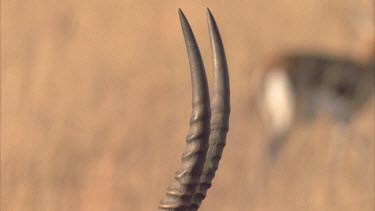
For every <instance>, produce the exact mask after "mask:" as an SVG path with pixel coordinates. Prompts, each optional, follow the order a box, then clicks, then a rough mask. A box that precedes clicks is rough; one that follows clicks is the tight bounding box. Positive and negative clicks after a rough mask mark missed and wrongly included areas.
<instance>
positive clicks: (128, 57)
mask: <svg viewBox="0 0 375 211" xmlns="http://www.w3.org/2000/svg"><path fill="white" fill-rule="evenodd" d="M1 6H2V7H1V44H2V46H1V56H2V57H1V71H2V72H1V97H2V99H1V210H4V211H8V210H9V211H10V210H12V211H18V210H36V211H44V210H54V211H59V210H82V211H84V210H87V211H93V210H155V209H156V206H157V204H158V201H159V200H160V199H161V198H162V197H163V195H164V190H165V188H166V187H167V185H168V183H169V182H170V181H171V179H172V177H173V173H174V171H175V170H176V169H177V166H178V165H179V162H180V153H181V152H182V151H183V148H184V138H185V136H186V132H187V130H188V128H187V127H188V119H189V113H190V109H191V108H190V107H191V103H190V95H191V94H190V78H189V77H190V76H189V70H188V61H187V56H186V52H185V47H184V43H183V37H182V33H181V30H180V26H179V20H178V15H177V8H179V7H181V8H182V9H183V10H184V12H185V14H186V15H187V17H188V19H189V21H190V23H191V25H192V27H193V30H194V32H195V34H196V37H197V40H198V43H199V44H200V47H201V51H202V54H203V58H204V60H205V61H206V69H207V71H208V72H209V71H210V70H211V63H210V59H211V53H210V45H209V40H208V31H207V25H206V11H205V8H206V7H207V6H208V7H210V8H211V9H212V11H213V14H214V15H215V17H216V20H217V22H218V25H219V27H220V30H221V33H222V37H223V40H224V44H225V46H226V51H227V57H228V62H229V69H230V75H231V93H232V114H231V119H230V127H231V129H230V131H229V134H228V142H227V147H226V148H225V152H224V156H223V159H222V162H221V168H220V169H219V172H218V173H217V177H216V179H215V180H214V186H213V188H212V189H211V190H210V191H209V195H208V198H207V199H206V200H205V202H204V203H203V206H202V209H201V210H217V211H220V210H263V211H267V210H328V211H331V210H340V211H341V210H368V211H371V210H374V129H373V128H374V119H373V118H371V117H373V116H374V111H373V106H374V104H371V105H369V106H368V108H365V109H364V110H363V114H361V115H359V116H358V118H357V119H356V121H355V122H354V123H353V126H352V127H353V131H354V132H353V136H352V137H354V138H350V140H347V141H343V142H332V141H331V138H330V137H331V132H330V131H331V129H332V127H331V124H329V122H328V123H327V122H325V121H324V120H322V121H318V122H317V123H316V124H313V125H308V126H301V127H299V128H298V129H296V130H295V132H294V133H293V134H292V138H291V140H290V142H288V145H287V146H286V148H285V150H284V151H283V152H282V155H281V157H280V160H278V162H277V163H276V164H274V165H273V166H268V165H265V162H264V152H265V148H264V147H265V135H266V134H265V126H264V124H259V122H261V120H260V116H259V115H258V114H257V111H256V110H254V108H253V107H252V106H251V105H252V104H251V99H250V97H249V96H250V94H249V90H250V87H251V84H250V81H251V77H252V74H253V73H254V71H255V69H254V67H255V66H256V65H257V63H259V61H262V60H263V59H264V58H266V57H268V56H269V54H270V53H271V52H274V51H277V50H279V49H284V48H299V47H303V48H312V49H320V50H324V51H329V52H333V53H344V54H351V49H352V48H353V42H354V40H355V37H356V34H355V30H356V26H355V21H353V20H354V19H356V17H357V16H362V15H370V16H371V17H372V16H373V14H374V11H373V8H374V7H373V6H374V5H373V1H371V0H347V1H342V0H334V1H314V0H306V1H292V0H285V1H261V0H253V1H247V2H246V1H239V0H234V1H222V0H220V1H217V0H216V1H211V0H206V1H184V2H182V1H172V0H165V1H150V2H146V1H129V0H127V1H96V0H95V1H72V0H70V1H69V0H68V1H37V2H36V1H34V2H32V1H28V2H25V1H3V2H2V5H1ZM358 14H360V15H358ZM211 79H212V78H211V74H209V80H211ZM370 114H371V115H370ZM337 146H338V147H337ZM265 166H267V167H265Z"/></svg>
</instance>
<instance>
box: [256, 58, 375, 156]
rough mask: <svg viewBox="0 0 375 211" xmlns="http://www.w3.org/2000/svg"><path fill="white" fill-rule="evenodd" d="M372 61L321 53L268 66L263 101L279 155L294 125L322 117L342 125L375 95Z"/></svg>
mask: <svg viewBox="0 0 375 211" xmlns="http://www.w3.org/2000/svg"><path fill="white" fill-rule="evenodd" d="M374 72H375V70H374V60H373V58H371V59H369V60H368V61H366V62H363V61H361V60H358V59H355V58H350V57H345V56H333V55H329V54H325V53H304V52H297V53H289V54H286V55H283V56H281V57H278V58H277V59H276V60H275V61H273V63H271V65H269V66H268V67H267V68H266V74H265V76H264V81H263V88H262V91H261V92H262V93H261V98H262V99H263V100H262V101H261V103H264V108H265V110H266V113H267V116H268V118H269V123H270V124H269V127H270V134H271V137H270V152H271V156H274V157H275V156H277V154H278V152H279V150H280V148H281V147H282V145H283V144H285V139H286V138H287V135H288V133H289V131H290V130H291V128H292V126H293V125H294V124H296V123H301V122H306V121H308V120H312V119H314V118H315V117H317V116H323V117H325V118H328V119H330V120H332V121H333V122H336V123H337V125H339V126H340V127H341V126H345V125H346V124H347V123H349V122H350V121H351V119H352V117H353V116H354V115H355V114H356V113H357V111H359V110H360V109H361V108H362V107H363V105H364V104H366V102H368V101H369V99H371V98H373V97H374Z"/></svg>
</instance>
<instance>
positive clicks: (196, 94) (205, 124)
mask: <svg viewBox="0 0 375 211" xmlns="http://www.w3.org/2000/svg"><path fill="white" fill-rule="evenodd" d="M207 13H208V28H209V32H210V39H211V47H212V52H213V73H214V83H213V86H214V87H213V96H212V105H211V108H210V99H209V92H208V85H207V79H206V73H205V70H204V65H203V61H202V58H201V55H200V52H199V49H198V45H197V42H196V40H195V37H194V34H193V31H192V30H191V28H190V25H189V23H188V21H187V19H186V17H185V15H184V14H183V13H182V11H181V10H179V16H180V21H181V26H182V31H183V34H184V38H185V43H186V48H187V53H188V57H189V63H190V70H191V80H192V89H193V96H192V100H193V109H192V115H191V118H190V131H189V134H188V135H187V138H186V149H185V152H184V153H183V154H182V163H181V166H180V168H179V169H178V170H177V171H176V175H175V178H174V181H173V183H172V184H171V185H170V186H169V188H168V189H167V193H166V197H165V198H164V199H163V200H162V201H161V202H160V204H159V210H188V211H190V210H197V209H198V208H199V206H200V204H201V202H202V201H203V199H204V198H205V196H206V192H207V190H208V189H209V188H210V187H211V181H212V180H213V178H214V176H215V172H216V170H217V168H218V164H219V160H220V158H221V155H222V151H223V148H224V146H225V139H226V134H227V131H228V126H229V122H228V121H229V113H230V102H229V76H228V68H227V62H226V58H225V52H224V47H223V43H222V40H221V37H220V34H219V31H218V29H217V26H216V23H215V20H214V18H213V16H212V14H211V12H210V11H209V10H208V11H207Z"/></svg>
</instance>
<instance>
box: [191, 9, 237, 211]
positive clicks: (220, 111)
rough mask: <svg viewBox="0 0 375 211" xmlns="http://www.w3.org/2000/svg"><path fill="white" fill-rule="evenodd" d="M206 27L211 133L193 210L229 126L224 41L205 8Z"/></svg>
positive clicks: (206, 185) (212, 172)
mask: <svg viewBox="0 0 375 211" xmlns="http://www.w3.org/2000/svg"><path fill="white" fill-rule="evenodd" d="M207 16H208V29H209V32H210V40H211V48H212V55H213V74H214V83H213V84H214V85H213V86H214V87H213V96H212V106H211V112H212V114H211V133H210V137H209V148H208V152H207V157H206V162H205V164H204V167H203V171H202V176H201V181H200V184H199V185H198V187H197V192H196V194H195V196H194V200H193V205H192V208H193V210H197V209H198V208H199V206H200V204H201V203H202V201H203V199H204V198H205V197H206V194H207V190H208V189H209V188H210V187H211V184H212V180H213V179H214V177H215V172H216V170H217V169H218V166H219V161H220V159H221V156H222V152H223V148H224V146H225V143H226V136H227V132H228V129H229V114H230V89H229V73H228V66H227V61H226V57H225V51H224V46H223V42H222V40H221V36H220V33H219V30H218V28H217V25H216V22H215V19H214V17H213V16H212V13H211V11H210V10H209V9H207Z"/></svg>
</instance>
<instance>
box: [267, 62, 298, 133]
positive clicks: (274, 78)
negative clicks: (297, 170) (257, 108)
mask: <svg viewBox="0 0 375 211" xmlns="http://www.w3.org/2000/svg"><path fill="white" fill-rule="evenodd" d="M264 101H265V108H266V110H267V111H268V113H269V117H270V120H271V127H272V129H273V130H276V131H274V132H277V133H279V132H281V133H284V132H286V131H287V130H289V128H290V126H291V123H292V120H293V118H294V112H295V99H294V94H293V90H292V85H291V82H290V80H289V78H288V75H287V73H286V72H285V71H284V69H282V68H276V69H272V70H271V71H270V72H269V73H268V74H267V76H266V79H265V84H264Z"/></svg>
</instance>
